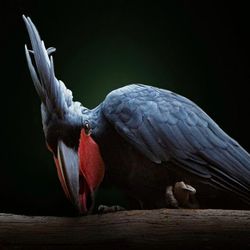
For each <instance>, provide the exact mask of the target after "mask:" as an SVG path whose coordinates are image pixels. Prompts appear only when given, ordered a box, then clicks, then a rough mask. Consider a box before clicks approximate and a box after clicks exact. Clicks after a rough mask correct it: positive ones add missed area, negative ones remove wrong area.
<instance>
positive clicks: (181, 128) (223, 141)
mask: <svg viewBox="0 0 250 250" xmlns="http://www.w3.org/2000/svg"><path fill="white" fill-rule="evenodd" d="M102 110H103V113H104V115H105V117H106V118H107V119H108V120H109V122H110V123H111V124H113V125H114V127H115V128H116V129H117V131H118V133H119V134H120V135H121V136H122V137H123V138H124V139H125V140H127V141H128V142H129V143H131V144H132V145H134V147H135V148H137V149H138V150H139V151H141V152H142V153H143V154H144V155H145V156H146V157H148V158H149V159H150V160H152V161H153V162H155V163H159V164H160V163H161V162H168V161H171V162H174V163H175V164H176V165H178V166H179V167H181V168H183V169H185V170H186V171H188V172H189V173H192V174H193V175H195V176H197V177H199V178H201V180H203V181H205V182H208V183H210V184H211V185H214V186H216V187H218V188H222V189H225V190H228V191H230V192H234V193H236V194H238V195H239V196H240V197H242V198H243V199H245V200H246V201H247V202H248V203H250V155H249V154H248V153H247V152H246V151H245V150H244V149H243V148H242V147H241V146H240V145H239V144H238V143H237V142H236V141H235V140H233V139H232V138H230V137H229V136H228V135H227V134H226V133H225V132H224V131H223V130H222V129H221V128H220V127H219V126H218V125H217V124H216V123H215V122H214V121H213V120H212V119H211V118H210V117H209V116H208V115H207V114H206V113H205V112H204V111H203V110H201V109H200V108H199V107H198V106H197V105H196V104H194V103H193V102H192V101H190V100H188V99H187V98H185V97H183V96H180V95H177V94H175V93H173V92H170V91H167V90H162V89H159V88H154V87H150V86H146V85H128V86H126V87H123V88H120V89H118V90H115V91H113V92H111V93H110V94H109V95H108V96H107V97H106V99H105V101H104V102H103V104H102Z"/></svg>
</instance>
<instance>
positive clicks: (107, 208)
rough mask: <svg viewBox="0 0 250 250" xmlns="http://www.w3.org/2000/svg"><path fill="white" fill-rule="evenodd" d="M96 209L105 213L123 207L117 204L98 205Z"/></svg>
mask: <svg viewBox="0 0 250 250" xmlns="http://www.w3.org/2000/svg"><path fill="white" fill-rule="evenodd" d="M97 210H98V213H99V214H106V213H114V212H118V211H124V210H125V208H123V207H121V206H118V205H115V206H106V205H100V206H99V207H98V209H97Z"/></svg>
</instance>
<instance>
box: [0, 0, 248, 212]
mask: <svg viewBox="0 0 250 250" xmlns="http://www.w3.org/2000/svg"><path fill="white" fill-rule="evenodd" d="M166 2H167V1H151V2H150V1H125V0H124V1H123V0H117V1H93V0H92V1H81V2H80V3H81V4H79V3H77V2H76V1H48V0H44V1H21V0H19V1H9V2H8V4H6V3H4V2H1V9H0V11H1V19H2V21H1V26H2V27H1V37H0V40H1V44H2V45H1V51H0V56H1V71H2V73H1V75H0V76H1V78H0V79H1V85H0V86H1V102H2V103H1V125H2V126H1V127H2V128H1V132H2V137H1V139H2V140H1V146H2V147H1V148H2V149H1V155H2V156H1V165H0V212H11V213H25V214H44V215H45V214H51V215H52V214H53V215H65V214H71V213H72V211H73V210H72V207H71V205H70V204H69V202H68V201H67V200H66V198H65V196H64V194H63V191H62V189H61V186H60V183H59V181H58V178H57V174H56V169H55V166H54V163H53V160H52V156H51V154H50V153H49V152H48V151H47V149H46V147H45V142H44V136H43V132H42V125H41V118H40V101H39V98H38V96H37V94H36V92H35V89H34V87H33V84H32V81H31V78H30V76H29V72H28V69H27V65H26V61H25V57H24V44H25V43H28V44H29V39H28V35H27V32H26V30H25V27H24V24H23V21H22V18H21V15H22V14H26V15H28V16H30V17H31V18H32V20H33V22H34V23H35V24H36V26H37V27H38V29H39V31H40V34H41V35H42V38H43V39H44V40H45V43H46V45H47V47H49V46H55V47H56V48H57V52H56V54H55V56H54V57H55V67H56V75H57V77H58V78H59V79H62V80H63V81H64V82H65V83H66V85H67V87H68V88H70V89H71V90H72V91H73V93H74V97H75V100H79V101H81V102H82V103H83V105H85V106H87V107H89V108H91V107H94V106H96V105H97V104H98V103H100V102H101V101H102V100H103V98H104V97H105V95H106V94H107V93H108V92H109V91H111V90H112V89H114V88H117V87H120V86H123V85H126V84H128V83H133V82H140V83H145V84H149V85H154V86H159V87H163V88H166V89H170V90H172V91H175V92H177V93H179V94H182V95H184V96H186V97H188V98H190V99H191V100H193V101H194V102H196V103H197V104H198V105H199V106H200V107H202V108H203V109H204V110H205V111H206V112H207V113H208V114H209V115H210V116H211V117H212V118H213V119H214V120H215V121H216V122H217V123H218V124H219V125H220V126H221V127H222V128H223V129H224V130H225V131H226V132H227V133H228V134H230V135H231V136H232V137H233V138H235V139H236V140H237V141H239V143H240V144H241V145H242V146H244V147H245V148H246V149H247V150H248V151H250V140H249V115H250V111H249V92H248V89H249V84H250V75H249V73H250V70H249V67H250V63H249V45H250V41H249V39H248V38H247V37H248V36H249V35H250V26H249V19H250V17H249V13H248V12H249V11H248V8H247V6H244V5H242V4H240V3H238V1H237V4H236V3H234V4H230V3H228V2H227V3H225V4H222V2H220V4H218V3H217V4H213V3H209V2H208V1H207V4H204V3H203V4H202V5H201V4H200V3H198V1H197V2H195V1H172V2H173V3H171V4H170V3H168V2H167V3H166ZM169 2H170V1H169ZM234 2H235V1H234ZM117 196H118V195H117V194H116V192H115V191H114V190H111V191H110V190H106V191H105V190H103V191H102V192H101V195H100V196H99V200H101V201H102V200H106V203H114V204H116V203H117V202H119V199H118V198H117Z"/></svg>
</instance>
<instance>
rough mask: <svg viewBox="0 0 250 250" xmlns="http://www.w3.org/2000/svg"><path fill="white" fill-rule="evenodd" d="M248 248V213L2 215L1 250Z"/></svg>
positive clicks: (162, 211) (182, 211)
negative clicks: (81, 215)
mask: <svg viewBox="0 0 250 250" xmlns="http://www.w3.org/2000/svg"><path fill="white" fill-rule="evenodd" d="M199 248H201V249H202V250H203V249H250V211H240V210H239V211H236V210H195V209H194V210H192V209H190V210H185V209H160V210H140V211H139V210H134V211H123V212H116V213H110V214H103V215H90V216H85V217H66V218H65V217H36V216H35V217H31V216H22V215H14V214H0V249H46V250H48V249H60V250H64V249H73V250H75V249H112V250H113V249H168V250H169V249H199Z"/></svg>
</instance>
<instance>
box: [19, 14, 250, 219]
mask: <svg viewBox="0 0 250 250" xmlns="http://www.w3.org/2000/svg"><path fill="white" fill-rule="evenodd" d="M23 19H24V22H25V25H26V28H27V30H28V33H29V37H30V40H31V46H32V50H28V49H27V47H26V46H25V53H26V57H27V62H28V67H29V70H30V73H31V77H32V80H33V82H34V86H35V88H36V91H37V93H38V95H39V97H40V99H41V102H42V104H41V114H42V124H43V130H44V134H45V138H46V144H47V147H48V148H49V150H50V151H51V152H52V154H53V157H54V160H55V163H56V167H57V171H58V176H59V179H60V182H61V184H62V187H63V190H64V192H65V194H66V196H67V197H68V198H69V199H70V200H71V202H72V203H73V204H74V205H75V207H76V208H77V209H78V211H79V212H80V213H81V214H87V213H89V212H90V211H92V209H93V204H94V199H95V192H96V191H97V189H98V187H99V185H100V184H101V183H102V181H103V178H104V177H105V178H104V179H105V180H106V181H108V182H109V183H112V184H113V185H116V186H117V187H118V188H121V189H122V190H123V191H124V192H125V193H126V194H127V195H128V197H129V199H130V200H131V201H133V202H131V204H132V206H131V207H130V208H135V207H136V208H138V207H140V208H145V209H151V208H152V209H153V208H161V207H201V208H240V209H241V208H249V206H250V155H249V154H248V152H246V150H244V149H243V148H242V147H241V146H240V145H239V144H238V143H237V142H236V141H235V140H233V139H232V138H231V137H230V136H228V135H227V134H226V133H225V132H224V131H223V130H222V129H221V128H220V127H219V126H218V125H217V124H216V123H215V122H214V121H213V120H212V119H211V118H210V117H209V116H208V115H207V114H206V113H205V112H204V111H203V110H202V109H200V108H199V107H198V106H197V105H196V104H195V103H193V102H192V101H190V100H189V99H187V98H185V97H183V96H181V95H178V94H176V93H174V92H171V91H168V90H164V89H160V88H156V87H152V86H147V85H142V84H132V85H127V86H125V87H122V88H119V89H116V90H114V91H112V92H111V93H109V94H108V95H107V97H106V98H105V100H104V101H103V102H102V103H101V104H100V105H98V106H97V107H96V108H94V109H88V108H85V107H83V106H82V105H81V104H80V103H79V102H75V101H73V97H72V92H71V91H70V90H69V89H67V88H66V87H65V85H64V83H63V82H62V81H60V80H58V79H57V78H56V76H55V72H54V65H53V57H52V56H51V54H52V52H54V51H55V49H54V48H48V49H46V48H45V45H44V42H43V41H42V40H41V39H40V36H39V34H38V31H37V29H36V27H35V26H34V24H33V23H32V21H31V19H30V18H29V17H28V18H26V17H25V16H23ZM31 57H33V58H31ZM34 65H35V66H34Z"/></svg>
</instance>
